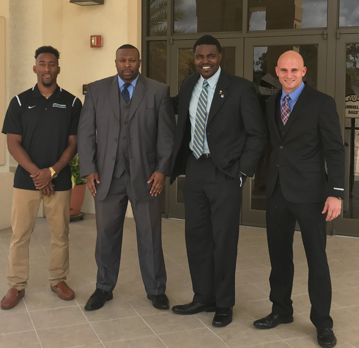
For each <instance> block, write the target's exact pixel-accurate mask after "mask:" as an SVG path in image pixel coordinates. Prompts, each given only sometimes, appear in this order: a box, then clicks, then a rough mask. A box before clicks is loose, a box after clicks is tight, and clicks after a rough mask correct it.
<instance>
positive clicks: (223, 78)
mask: <svg viewBox="0 0 359 348" xmlns="http://www.w3.org/2000/svg"><path fill="white" fill-rule="evenodd" d="M229 87H230V82H229V77H228V74H227V73H226V72H225V71H224V70H223V69H222V71H221V75H220V76H219V79H218V82H217V86H216V90H215V92H214V95H213V99H212V104H211V108H210V110H209V114H208V121H207V125H208V123H209V122H211V120H212V119H213V117H214V116H215V114H216V113H217V111H218V110H219V108H220V107H221V106H222V104H223V103H224V101H225V100H226V99H227V98H228V96H229Z"/></svg>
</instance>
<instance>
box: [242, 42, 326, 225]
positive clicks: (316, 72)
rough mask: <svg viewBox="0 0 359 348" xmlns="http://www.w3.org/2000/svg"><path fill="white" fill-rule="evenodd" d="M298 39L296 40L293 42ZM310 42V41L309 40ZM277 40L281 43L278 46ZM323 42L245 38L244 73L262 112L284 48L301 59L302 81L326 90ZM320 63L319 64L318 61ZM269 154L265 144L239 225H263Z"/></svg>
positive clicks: (273, 90) (272, 91)
mask: <svg viewBox="0 0 359 348" xmlns="http://www.w3.org/2000/svg"><path fill="white" fill-rule="evenodd" d="M293 41H297V42H293ZM308 41H309V42H308ZM278 42H280V43H281V45H278ZM325 45H326V43H325V41H324V40H323V39H322V38H321V37H312V38H310V40H308V38H306V40H305V41H303V40H300V39H297V38H289V37H287V38H271V39H267V40H266V41H264V40H263V39H248V40H246V45H245V52H246V56H245V74H244V77H246V78H247V79H248V80H251V81H253V82H254V84H255V87H256V89H257V93H258V98H259V101H260V104H261V107H262V110H263V113H264V114H265V107H266V101H267V99H268V98H269V97H270V96H271V95H273V94H275V93H277V92H278V91H279V90H280V89H281V84H280V83H279V81H278V78H277V76H276V73H275V67H276V65H277V60H278V57H279V56H280V55H281V54H282V53H284V52H285V51H287V50H294V51H297V52H298V53H300V54H301V55H302V56H303V58H304V63H305V66H306V67H307V69H308V70H307V74H306V76H305V78H304V81H305V82H306V83H308V84H309V85H310V86H311V87H313V88H315V89H319V90H321V91H325V73H326V68H325ZM319 62H320V64H319ZM270 154H271V148H270V143H268V145H267V147H266V149H265V151H264V153H263V155H262V157H261V159H260V161H259V163H258V166H257V170H256V173H255V176H254V178H253V179H251V180H250V181H249V180H247V183H246V185H245V186H244V197H243V209H242V224H244V225H254V226H265V209H266V204H267V202H266V194H265V190H266V176H267V171H268V166H269V159H270Z"/></svg>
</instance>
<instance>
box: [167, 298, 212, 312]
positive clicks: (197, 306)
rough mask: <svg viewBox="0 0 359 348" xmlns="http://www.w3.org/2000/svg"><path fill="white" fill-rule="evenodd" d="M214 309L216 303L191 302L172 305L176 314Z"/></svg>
mask: <svg viewBox="0 0 359 348" xmlns="http://www.w3.org/2000/svg"><path fill="white" fill-rule="evenodd" d="M215 310H216V304H215V303H211V304H204V303H199V302H193V301H192V302H191V303H187V304H185V305H179V306H173V307H172V311H173V312H174V313H176V314H183V315H186V314H197V313H200V312H214V311H215Z"/></svg>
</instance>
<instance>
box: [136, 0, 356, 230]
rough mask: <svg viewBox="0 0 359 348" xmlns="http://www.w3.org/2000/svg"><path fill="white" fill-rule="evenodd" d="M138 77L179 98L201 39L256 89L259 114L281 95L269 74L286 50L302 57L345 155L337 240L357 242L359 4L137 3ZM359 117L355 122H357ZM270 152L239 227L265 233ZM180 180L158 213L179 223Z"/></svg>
mask: <svg viewBox="0 0 359 348" xmlns="http://www.w3.org/2000/svg"><path fill="white" fill-rule="evenodd" d="M142 4H143V6H142V8H143V23H144V26H143V44H144V46H143V49H142V59H143V62H144V64H143V65H142V73H144V74H145V75H147V76H149V77H151V78H154V79H157V80H159V81H160V82H164V83H167V84H169V85H170V87H171V95H172V96H174V95H176V94H177V92H178V89H179V86H180V84H181V81H183V79H184V78H185V77H186V76H187V75H189V74H191V73H192V72H193V69H194V66H193V53H192V46H193V44H194V42H195V41H196V40H197V39H198V38H199V37H201V36H202V35H204V34H211V35H213V36H214V37H216V38H217V39H218V40H219V41H220V43H221V45H222V46H223V47H224V60H223V61H222V62H223V64H224V69H225V70H227V71H228V72H229V73H232V74H236V75H238V76H243V77H245V78H247V79H249V80H251V81H253V82H254V84H255V86H256V88H257V92H258V96H259V99H260V102H261V104H262V108H263V110H264V109H265V101H266V99H267V98H268V97H269V96H270V95H271V94H273V93H275V91H276V90H278V89H279V88H280V85H279V84H278V80H277V79H276V75H275V73H274V67H275V64H276V60H277V59H278V57H279V55H280V54H281V53H283V52H284V51H286V50H288V49H292V50H295V51H297V52H299V53H300V54H302V55H303V57H304V60H305V65H306V66H307V68H308V72H307V76H306V78H307V83H308V84H310V85H311V86H312V87H313V88H316V89H318V90H319V91H322V92H324V93H327V94H329V95H331V96H332V97H334V98H335V100H336V102H337V109H338V114H339V117H340V124H341V127H342V135H343V139H344V142H345V152H346V179H345V180H346V181H345V199H344V201H343V214H342V216H341V217H340V218H337V219H336V220H335V221H334V222H332V223H330V224H328V230H330V231H331V232H332V233H335V234H342V235H352V236H359V120H358V118H359V115H358V114H357V113H356V111H359V91H358V89H359V82H358V81H359V75H358V73H357V71H359V60H358V59H359V58H358V57H359V54H358V46H359V17H358V16H356V15H355V14H356V13H358V11H359V2H358V1H353V0H330V1H329V0H301V1H297V0H276V1H272V0H222V1H218V0H206V1H204V0H186V1H183V0H142ZM357 116H358V117H357ZM269 154H270V149H269V148H267V149H266V152H265V153H264V154H263V156H262V158H261V161H260V163H259V165H258V168H257V172H256V175H255V177H254V179H251V180H247V182H246V184H245V186H244V191H243V204H242V214H241V224H244V225H252V226H265V206H266V198H265V194H264V193H265V179H266V170H267V166H268V158H269ZM184 182H185V177H184V176H183V177H180V178H178V179H177V181H176V182H175V183H174V184H173V185H171V186H169V185H168V183H167V185H166V195H165V197H164V198H165V199H164V201H163V202H164V207H163V210H164V212H165V215H166V216H168V217H172V218H184V217H185V216H184V207H183V196H182V187H183V184H184Z"/></svg>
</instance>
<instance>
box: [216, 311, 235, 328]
mask: <svg viewBox="0 0 359 348" xmlns="http://www.w3.org/2000/svg"><path fill="white" fill-rule="evenodd" d="M232 316H233V311H232V308H217V310H216V314H215V315H214V318H213V321H212V325H213V326H215V327H224V326H227V325H228V324H230V323H231V322H232Z"/></svg>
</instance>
